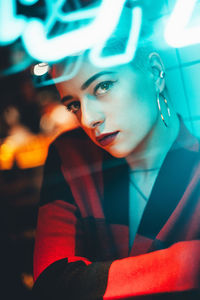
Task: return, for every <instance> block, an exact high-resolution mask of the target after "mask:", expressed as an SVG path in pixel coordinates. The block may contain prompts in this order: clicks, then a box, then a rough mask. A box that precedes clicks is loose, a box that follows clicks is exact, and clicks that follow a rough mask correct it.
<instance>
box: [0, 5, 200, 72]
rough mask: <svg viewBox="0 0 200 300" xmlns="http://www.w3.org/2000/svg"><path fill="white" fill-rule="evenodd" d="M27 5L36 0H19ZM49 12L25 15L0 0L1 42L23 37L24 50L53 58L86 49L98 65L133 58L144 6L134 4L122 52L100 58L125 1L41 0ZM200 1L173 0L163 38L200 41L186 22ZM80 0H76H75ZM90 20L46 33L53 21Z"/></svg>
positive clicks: (199, 31) (199, 30)
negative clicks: (88, 4)
mask: <svg viewBox="0 0 200 300" xmlns="http://www.w3.org/2000/svg"><path fill="white" fill-rule="evenodd" d="M19 1H20V3H21V4H22V5H26V6H30V5H34V4H36V3H37V2H38V0H19ZM44 1H45V7H46V12H47V16H46V19H45V20H44V21H42V20H40V19H39V18H29V17H27V16H24V15H19V14H17V12H16V0H0V45H9V44H12V43H13V42H14V41H15V40H16V39H18V38H19V37H21V39H22V41H23V44H24V47H25V49H26V51H27V52H28V53H29V54H30V55H31V56H32V57H33V58H34V59H36V60H39V61H45V62H53V61H57V60H60V59H62V58H64V57H66V56H69V55H74V54H76V53H79V52H81V51H84V50H86V49H90V54H89V57H90V59H91V61H92V62H93V63H94V64H96V65H98V66H112V65H117V64H123V63H127V62H129V61H130V60H132V59H133V58H134V55H135V51H136V48H137V43H138V38H139V35H140V28H141V23H142V8H141V7H139V6H136V7H133V8H132V23H131V28H128V29H127V30H128V32H129V37H128V38H127V44H126V47H125V51H124V53H121V54H118V55H112V56H109V57H103V56H102V55H101V53H102V50H103V48H104V46H105V43H106V41H107V40H108V39H109V37H110V36H111V34H112V33H113V31H114V30H115V28H116V26H117V24H118V22H119V19H120V16H121V13H122V10H123V8H124V6H125V3H126V0H117V1H116V0H102V1H101V4H100V5H99V6H98V7H94V8H89V9H88V8H87V9H80V8H78V9H77V10H75V11H73V12H70V13H65V12H63V11H62V7H63V4H64V3H65V2H66V0H57V1H54V0H44ZM197 1H198V0H190V1H188V0H177V2H176V5H175V7H174V10H173V12H172V14H171V16H170V18H169V20H168V23H167V26H166V28H165V39H166V41H167V43H168V44H169V45H170V46H172V47H176V48H177V47H184V46H187V45H191V44H197V43H200V26H199V27H191V28H189V27H188V24H189V21H190V19H191V16H192V13H193V11H194V8H195V5H196V3H197ZM76 2H77V3H78V1H76ZM80 20H82V21H84V20H90V21H91V22H90V23H89V24H87V25H84V26H82V27H81V28H79V29H74V30H72V31H68V32H65V33H63V34H60V35H57V36H55V37H52V38H48V34H49V32H50V31H51V30H52V28H53V27H54V25H55V23H56V22H57V21H59V22H63V23H67V24H70V23H73V22H76V21H80Z"/></svg>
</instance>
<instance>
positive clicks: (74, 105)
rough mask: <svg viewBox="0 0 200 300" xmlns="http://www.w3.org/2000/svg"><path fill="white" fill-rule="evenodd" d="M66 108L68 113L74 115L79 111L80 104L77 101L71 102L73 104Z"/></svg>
mask: <svg viewBox="0 0 200 300" xmlns="http://www.w3.org/2000/svg"><path fill="white" fill-rule="evenodd" d="M66 107H67V110H68V111H70V112H72V113H76V112H78V111H79V109H80V102H79V101H73V102H71V103H69V104H68V105H67V106H66Z"/></svg>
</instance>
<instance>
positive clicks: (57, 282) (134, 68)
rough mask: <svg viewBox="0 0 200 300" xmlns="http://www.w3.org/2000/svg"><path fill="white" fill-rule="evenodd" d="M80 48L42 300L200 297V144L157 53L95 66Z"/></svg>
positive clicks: (53, 175) (39, 253)
mask: <svg viewBox="0 0 200 300" xmlns="http://www.w3.org/2000/svg"><path fill="white" fill-rule="evenodd" d="M82 55H83V56H84V58H83V62H82V64H81V66H80V68H79V71H78V72H77V74H76V76H75V77H73V78H72V79H70V80H68V81H63V82H61V83H59V84H57V89H58V91H59V93H60V96H61V102H62V103H63V105H65V106H66V108H67V110H69V111H70V112H71V113H73V114H74V115H75V117H76V118H77V120H78V122H79V125H80V128H78V129H75V130H73V131H71V132H66V133H64V134H63V135H61V136H60V137H58V138H57V139H56V140H55V142H54V143H53V144H52V145H51V146H50V149H49V155H48V158H47V162H46V165H45V170H44V180H43V186H42V191H41V202H40V209H39V216H38V227H37V235H36V242H35V255H34V273H35V279H37V280H36V283H35V286H34V289H33V291H34V295H35V298H36V299H43V300H44V299H87V300H89V299H138V298H137V297H138V296H140V297H141V298H142V299H143V297H144V298H145V299H158V298H159V297H160V299H163V297H164V299H166V298H167V297H169V298H170V299H180V298H181V297H182V298H181V299H183V297H188V298H187V299H198V297H199V285H200V282H199V278H200V241H199V239H200V181H199V174H200V164H199V158H200V156H199V141H198V140H197V139H196V138H194V137H193V136H191V134H190V133H189V132H188V131H187V130H186V128H185V127H184V125H183V122H182V121H181V118H180V117H179V116H177V114H176V113H175V111H174V110H173V107H172V106H171V104H170V102H169V99H168V98H167V92H166V86H165V73H164V67H163V64H162V61H161V58H160V56H159V55H158V54H157V53H155V52H148V51H143V50H142V49H139V50H138V53H137V55H136V58H135V60H134V61H133V62H131V63H129V64H126V65H122V66H115V67H110V68H99V67H96V66H94V65H92V64H91V62H90V61H89V60H88V58H87V54H82ZM71 64H73V62H71ZM61 68H62V66H59V65H58V66H54V70H53V74H54V76H57V75H59V74H60V71H61V70H60V69H61ZM173 297H174V298H173ZM184 299H185V298H184Z"/></svg>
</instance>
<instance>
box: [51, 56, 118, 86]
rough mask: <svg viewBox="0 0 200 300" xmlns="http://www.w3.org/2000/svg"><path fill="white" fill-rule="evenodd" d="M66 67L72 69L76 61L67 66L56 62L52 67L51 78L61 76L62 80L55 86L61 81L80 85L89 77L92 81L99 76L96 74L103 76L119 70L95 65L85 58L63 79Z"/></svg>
mask: <svg viewBox="0 0 200 300" xmlns="http://www.w3.org/2000/svg"><path fill="white" fill-rule="evenodd" d="M66 67H67V68H68V69H69V70H71V71H72V70H73V69H74V68H76V62H70V63H69V64H68V65H67V66H66V65H61V64H57V65H55V66H54V67H53V72H52V75H53V78H57V77H59V76H63V81H61V82H60V83H59V84H57V86H59V85H60V84H61V85H63V83H65V84H66V85H67V86H71V85H78V86H82V85H84V83H85V82H86V81H87V80H90V79H91V80H92V81H94V80H95V79H96V77H99V76H98V75H99V74H100V75H101V76H103V75H107V74H111V73H119V72H120V67H112V68H106V67H102V68H101V67H97V66H95V65H94V64H92V63H91V62H90V61H89V60H86V59H85V60H83V61H82V62H81V63H80V65H79V68H77V70H76V72H75V74H74V76H73V77H72V78H69V79H68V80H66V79H65V75H66V74H65V71H66Z"/></svg>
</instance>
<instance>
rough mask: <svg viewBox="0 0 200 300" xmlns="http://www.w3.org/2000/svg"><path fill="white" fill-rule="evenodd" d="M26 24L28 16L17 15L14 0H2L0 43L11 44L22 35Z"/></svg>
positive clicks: (0, 9) (0, 2) (0, 5)
mask: <svg viewBox="0 0 200 300" xmlns="http://www.w3.org/2000/svg"><path fill="white" fill-rule="evenodd" d="M25 25H26V17H24V16H21V15H18V16H17V15H16V3H15V1H13V0H6V1H5V0H0V44H1V45H4V46H5V45H9V44H11V43H13V42H14V41H15V40H16V39H17V38H19V37H20V35H21V34H22V32H23V30H24V28H25Z"/></svg>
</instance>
